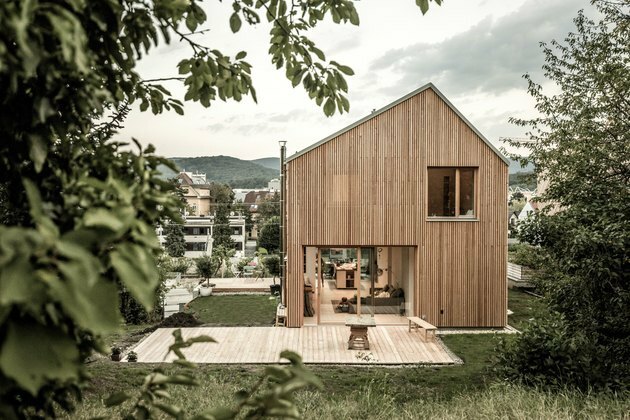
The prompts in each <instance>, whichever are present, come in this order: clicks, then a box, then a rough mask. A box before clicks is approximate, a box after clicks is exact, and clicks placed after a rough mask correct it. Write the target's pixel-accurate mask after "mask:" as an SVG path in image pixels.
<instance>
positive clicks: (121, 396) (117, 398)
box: [103, 391, 131, 407]
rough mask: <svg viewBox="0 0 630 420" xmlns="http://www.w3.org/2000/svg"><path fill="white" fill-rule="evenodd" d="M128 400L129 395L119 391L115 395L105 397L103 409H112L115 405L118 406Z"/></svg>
mask: <svg viewBox="0 0 630 420" xmlns="http://www.w3.org/2000/svg"><path fill="white" fill-rule="evenodd" d="M129 398H131V395H129V394H128V393H126V392H124V391H120V392H116V393H114V394H112V395H110V396H109V397H107V398H106V399H105V400H104V401H103V404H104V405H105V407H113V406H115V405H120V404H122V403H124V402H125V401H127V400H128V399H129Z"/></svg>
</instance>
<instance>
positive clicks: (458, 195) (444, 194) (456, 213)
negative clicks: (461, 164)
mask: <svg viewBox="0 0 630 420" xmlns="http://www.w3.org/2000/svg"><path fill="white" fill-rule="evenodd" d="M475 171H476V168H444V167H440V168H435V167H434V168H428V171H427V187H428V215H429V217H461V218H466V217H469V218H474V217H475V208H476V206H475Z"/></svg>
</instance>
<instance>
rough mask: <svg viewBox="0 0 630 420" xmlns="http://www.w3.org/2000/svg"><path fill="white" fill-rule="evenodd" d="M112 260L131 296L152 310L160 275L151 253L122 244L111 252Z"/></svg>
mask: <svg viewBox="0 0 630 420" xmlns="http://www.w3.org/2000/svg"><path fill="white" fill-rule="evenodd" d="M110 259H111V263H112V266H113V267H114V270H116V274H118V276H119V277H120V279H121V280H122V282H123V284H124V285H125V287H127V289H128V290H129V292H130V293H131V295H132V296H133V297H135V298H136V299H137V300H138V302H140V304H142V306H144V307H145V308H146V309H147V310H148V309H150V308H152V307H153V304H154V300H155V296H154V292H155V289H156V287H157V286H158V284H159V274H158V271H157V267H156V261H155V258H154V257H153V255H152V254H151V252H150V251H149V250H147V249H146V248H144V247H143V246H139V245H136V244H132V243H122V244H120V245H118V246H116V248H115V249H114V250H113V251H112V252H111V254H110Z"/></svg>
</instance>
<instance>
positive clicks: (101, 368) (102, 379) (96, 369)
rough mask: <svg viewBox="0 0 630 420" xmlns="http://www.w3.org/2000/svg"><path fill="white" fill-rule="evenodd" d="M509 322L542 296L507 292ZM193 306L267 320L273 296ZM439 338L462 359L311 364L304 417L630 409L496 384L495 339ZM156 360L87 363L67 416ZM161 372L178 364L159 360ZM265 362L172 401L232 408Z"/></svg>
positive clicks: (219, 321)
mask: <svg viewBox="0 0 630 420" xmlns="http://www.w3.org/2000/svg"><path fill="white" fill-rule="evenodd" d="M509 295H510V296H509V298H510V309H512V310H513V311H514V312H515V313H514V315H512V316H510V323H511V324H512V325H514V326H515V327H517V328H522V326H523V325H525V324H526V323H527V320H528V319H530V318H531V317H533V316H535V313H536V312H537V311H540V310H541V309H542V305H541V303H540V301H539V300H538V299H537V298H535V297H533V296H531V295H527V294H525V293H522V292H518V291H510V293H509ZM190 306H191V311H195V313H197V314H199V316H200V317H201V319H202V322H204V323H208V324H213V325H269V324H270V322H271V319H272V318H273V308H274V307H275V301H273V300H269V299H268V297H267V296H246V295H238V296H212V297H209V298H204V299H200V300H196V301H195V302H193V304H191V305H190ZM442 339H443V341H444V343H445V344H446V345H447V346H448V347H449V348H450V349H451V350H452V351H453V352H454V353H455V354H457V355H458V356H459V357H460V358H462V360H464V362H465V363H464V364H463V365H456V366H444V367H405V368H384V367H377V366H371V367H350V366H313V367H311V370H312V371H314V372H315V373H316V374H317V376H318V377H319V378H320V379H321V380H322V382H323V384H324V387H323V390H315V389H313V390H308V391H303V392H301V393H300V394H299V395H298V398H297V399H298V403H299V406H300V408H301V410H302V413H303V416H304V418H309V419H321V418H341V417H343V418H350V419H353V418H357V419H359V418H374V419H398V418H407V419H416V418H433V417H438V418H448V419H450V418H465V417H469V416H470V415H471V413H474V417H477V418H495V417H503V418H567V419H568V418H603V417H606V418H622V417H623V416H624V415H625V414H626V413H628V412H630V401H629V400H628V398H622V397H617V398H614V397H611V396H607V395H586V394H580V393H573V392H564V393H560V394H550V393H547V392H542V391H538V390H533V389H529V388H524V387H519V386H511V385H507V384H503V383H500V382H498V380H497V378H496V377H495V376H494V373H493V371H492V364H491V359H492V356H493V353H494V348H495V346H496V344H497V341H498V337H497V336H495V335H488V334H461V335H449V336H444V337H443V338H442ZM157 366H158V365H144V364H120V363H114V362H110V361H108V360H103V359H102V360H99V361H96V362H94V363H91V364H89V365H88V370H89V372H90V373H91V374H92V377H93V379H92V381H91V384H90V388H89V389H88V391H87V393H86V395H85V399H84V402H83V403H82V404H81V405H80V407H79V410H78V412H77V413H75V414H74V415H73V416H72V418H90V417H96V416H102V415H107V414H109V415H110V416H111V415H112V413H111V412H108V411H107V410H106V409H104V408H103V406H102V402H101V400H102V398H103V396H105V395H107V394H109V393H112V392H116V391H120V390H126V391H130V392H133V390H134V389H137V388H138V387H139V386H140V384H141V383H142V380H143V378H144V376H145V375H146V374H147V373H149V372H150V371H151V370H152V369H153V368H155V367H157ZM160 367H161V368H163V369H164V370H165V371H166V372H171V373H174V372H178V371H179V370H180V369H181V368H178V367H176V366H173V365H160ZM262 370H263V367H259V366H219V365H200V366H198V367H197V368H196V370H195V373H196V376H197V378H198V380H199V382H200V385H199V387H196V388H184V387H180V388H174V389H173V391H172V396H173V400H174V401H175V402H176V403H177V405H178V406H180V407H182V408H184V409H185V410H187V412H189V413H191V414H192V413H199V412H201V411H203V410H204V409H207V408H210V407H215V406H217V405H227V406H234V405H235V400H234V398H233V395H234V393H235V392H237V391H239V390H241V389H248V388H250V387H251V386H252V385H253V384H254V382H255V381H256V379H257V378H258V377H259V375H260V374H261V372H262Z"/></svg>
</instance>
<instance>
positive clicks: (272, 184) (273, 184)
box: [267, 179, 280, 192]
mask: <svg viewBox="0 0 630 420" xmlns="http://www.w3.org/2000/svg"><path fill="white" fill-rule="evenodd" d="M267 189H268V190H269V191H271V192H276V191H280V180H279V179H272V180H271V181H269V182H268V183H267Z"/></svg>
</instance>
